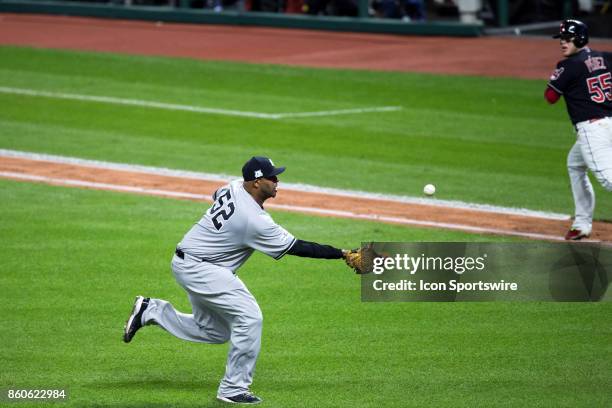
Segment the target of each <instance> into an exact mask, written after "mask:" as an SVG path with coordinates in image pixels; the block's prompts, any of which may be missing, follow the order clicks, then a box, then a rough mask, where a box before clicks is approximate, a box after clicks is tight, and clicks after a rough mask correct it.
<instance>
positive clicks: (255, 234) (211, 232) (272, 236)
mask: <svg viewBox="0 0 612 408" xmlns="http://www.w3.org/2000/svg"><path fill="white" fill-rule="evenodd" d="M242 183H243V181H242V180H234V181H232V182H231V183H230V184H228V185H227V186H224V187H221V188H220V189H218V190H217V191H216V192H215V194H213V200H214V203H213V205H212V206H211V207H210V208H209V209H208V210H207V211H206V213H205V214H204V216H203V217H202V218H201V219H200V221H198V222H197V223H196V224H195V225H194V226H193V227H192V228H191V229H190V230H189V231H188V232H187V234H185V236H184V237H183V240H182V241H181V242H180V243H179V248H181V249H182V250H183V251H184V252H185V253H187V254H189V255H192V256H195V257H198V258H202V259H204V260H205V261H206V262H210V263H212V264H215V265H218V266H220V267H223V268H227V269H229V270H231V271H232V272H233V273H236V270H237V269H238V268H239V267H240V266H241V265H242V264H243V263H245V262H246V260H247V259H249V257H250V256H251V254H252V253H253V251H254V250H258V251H261V252H263V253H265V254H266V255H269V256H271V257H273V258H275V259H279V258H281V257H282V256H283V255H284V254H285V253H287V251H289V249H291V247H292V246H293V244H294V243H295V241H296V239H295V237H294V236H293V235H291V234H290V233H289V232H287V231H286V230H285V229H284V228H282V227H281V226H279V225H278V224H276V223H275V222H274V220H272V217H271V216H270V214H268V213H267V212H266V211H265V210H264V209H263V208H262V207H260V206H259V204H257V202H256V201H255V200H254V199H253V197H252V196H251V195H250V194H249V193H248V192H247V191H246V190H245V189H244V187H243V185H242Z"/></svg>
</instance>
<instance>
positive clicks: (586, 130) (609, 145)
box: [567, 118, 612, 234]
mask: <svg viewBox="0 0 612 408" xmlns="http://www.w3.org/2000/svg"><path fill="white" fill-rule="evenodd" d="M576 135H577V139H576V143H575V144H574V146H573V147H572V149H571V150H570V152H569V154H568V156H567V170H568V173H569V177H570V182H571V185H572V193H573V195H574V204H575V206H576V213H575V215H576V217H575V219H574V223H573V225H572V227H573V228H577V229H579V230H581V231H583V232H584V233H586V234H590V233H591V226H592V223H593V211H594V210H595V193H594V192H593V185H592V184H591V182H590V180H589V177H588V175H587V171H588V170H590V171H591V172H592V173H593V175H594V176H595V178H596V179H597V181H598V182H599V183H600V184H601V185H602V187H603V188H605V189H606V190H608V191H612V118H606V119H600V120H597V121H595V122H590V121H585V122H580V123H578V124H576Z"/></svg>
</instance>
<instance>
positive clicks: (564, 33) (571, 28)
mask: <svg viewBox="0 0 612 408" xmlns="http://www.w3.org/2000/svg"><path fill="white" fill-rule="evenodd" d="M553 38H562V39H564V40H566V41H570V40H571V41H572V42H573V43H574V45H575V46H576V47H578V48H582V47H584V46H585V45H587V44H588V42H589V29H588V27H587V25H586V24H584V23H583V22H582V21H578V20H563V21H562V22H561V27H560V28H559V34H555V35H553Z"/></svg>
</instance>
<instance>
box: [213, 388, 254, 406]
mask: <svg viewBox="0 0 612 408" xmlns="http://www.w3.org/2000/svg"><path fill="white" fill-rule="evenodd" d="M217 399H218V400H219V401H223V402H227V403H228V404H244V405H256V404H259V403H260V402H261V401H262V399H261V398H259V397H258V396H257V395H255V394H252V393H251V392H248V391H247V392H245V393H242V394H238V395H233V396H231V397H223V396H221V395H217Z"/></svg>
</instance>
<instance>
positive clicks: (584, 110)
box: [544, 20, 612, 240]
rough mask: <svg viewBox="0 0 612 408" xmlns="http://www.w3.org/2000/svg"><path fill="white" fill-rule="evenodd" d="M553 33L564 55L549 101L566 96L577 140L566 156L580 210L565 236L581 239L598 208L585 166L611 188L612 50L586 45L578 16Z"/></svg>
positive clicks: (550, 85) (583, 26)
mask: <svg viewBox="0 0 612 408" xmlns="http://www.w3.org/2000/svg"><path fill="white" fill-rule="evenodd" d="M553 38H559V39H560V40H559V41H560V43H561V53H562V54H563V56H564V57H565V59H564V60H562V61H560V62H559V63H557V68H556V69H555V71H554V72H553V74H552V75H551V77H550V81H549V82H548V87H547V88H546V91H545V94H544V96H545V98H546V100H547V101H548V102H549V103H551V104H553V103H555V102H557V101H558V100H559V98H560V97H561V96H563V97H564V98H565V104H566V106H567V112H568V113H569V117H570V119H571V121H572V124H573V125H574V127H575V129H576V136H577V139H576V143H575V144H574V146H573V147H572V148H571V150H570V152H569V154H568V156H567V170H568V173H569V178H570V183H571V187H572V193H573V196H574V204H575V207H576V212H575V218H574V222H573V224H572V226H571V228H570V230H569V231H568V232H567V234H565V239H566V240H580V239H582V238H586V237H588V236H589V235H590V233H591V226H592V223H593V211H594V209H595V194H594V192H593V186H592V185H591V182H590V180H589V177H588V175H587V170H590V171H591V173H592V174H593V175H594V176H595V178H596V179H597V181H598V182H599V183H600V184H601V185H602V186H603V187H604V188H605V189H606V190H608V191H612V73H611V66H612V53H604V52H598V51H595V50H591V49H590V48H589V47H587V46H586V45H587V44H588V42H589V33H588V29H587V26H586V24H584V23H582V22H581V21H578V20H564V21H563V22H562V23H561V28H560V30H559V34H556V35H554V36H553Z"/></svg>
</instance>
